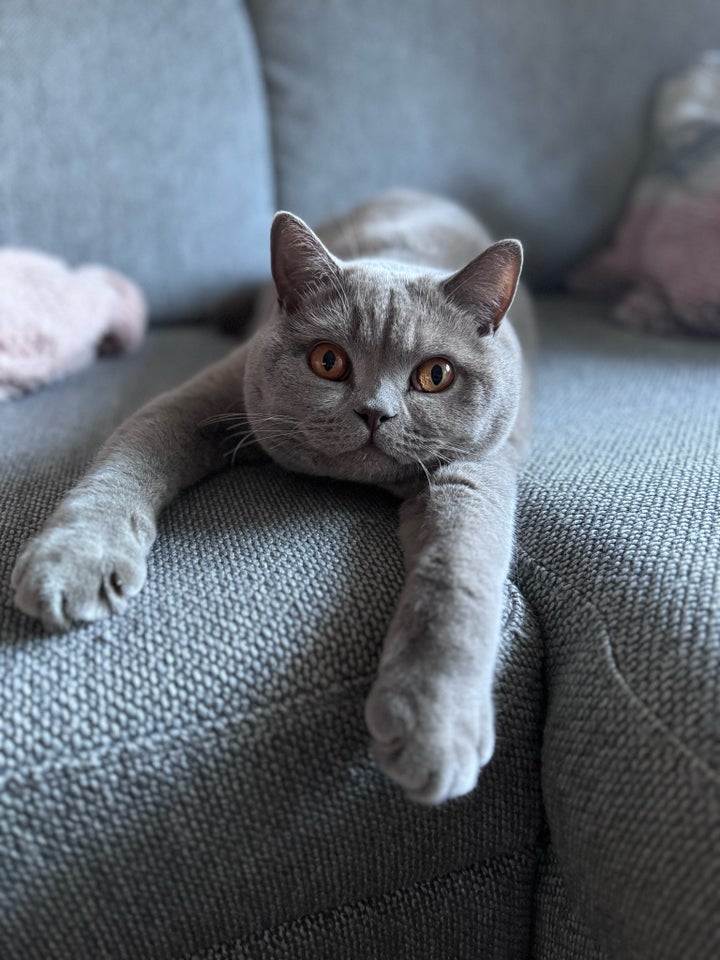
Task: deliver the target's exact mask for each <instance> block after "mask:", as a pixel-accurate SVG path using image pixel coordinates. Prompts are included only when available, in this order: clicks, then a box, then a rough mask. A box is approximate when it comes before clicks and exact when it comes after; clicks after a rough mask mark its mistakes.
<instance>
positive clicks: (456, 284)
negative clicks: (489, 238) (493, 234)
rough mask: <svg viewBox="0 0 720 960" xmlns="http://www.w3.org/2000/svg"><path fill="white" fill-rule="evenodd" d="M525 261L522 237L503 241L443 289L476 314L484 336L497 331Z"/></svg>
mask: <svg viewBox="0 0 720 960" xmlns="http://www.w3.org/2000/svg"><path fill="white" fill-rule="evenodd" d="M522 264H523V248H522V244H521V243H520V241H519V240H500V241H499V242H498V243H494V244H493V245H492V246H491V247H488V248H487V250H485V251H484V253H481V254H480V256H479V257H475V259H474V260H471V261H470V263H469V264H468V265H467V266H466V267H463V268H462V270H458V272H457V273H454V274H453V275H452V276H451V277H450V278H449V279H447V280H446V281H445V282H444V283H443V285H442V289H443V292H444V294H445V296H446V297H447V298H448V300H450V301H451V302H452V303H454V304H456V305H457V306H458V307H461V308H462V310H463V311H464V312H465V313H468V314H470V315H472V317H473V318H474V319H475V320H476V322H477V325H478V331H479V332H480V334H481V335H482V336H484V335H485V334H488V333H495V331H496V330H497V328H498V327H499V326H500V321H501V320H502V318H503V317H504V316H505V314H506V313H507V312H508V310H509V309H510V305H511V304H512V302H513V299H514V297H515V291H516V290H517V286H518V281H519V280H520V271H521V270H522Z"/></svg>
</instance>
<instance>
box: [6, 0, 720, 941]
mask: <svg viewBox="0 0 720 960" xmlns="http://www.w3.org/2000/svg"><path fill="white" fill-rule="evenodd" d="M719 31H720V6H718V4H717V2H716V0H687V2H685V3H684V4H682V5H677V4H671V3H669V2H667V0H662V2H657V0H635V2H633V3H627V2H626V0H606V2H604V3H603V4H580V3H570V2H568V0H545V2H543V3H533V2H531V0H506V2H503V3H499V2H491V0H448V2H446V3H442V4H440V3H434V2H433V0H417V2H414V3H412V4H411V3H409V2H399V3H394V4H390V3H386V2H381V0H325V2H323V0H305V2H304V3H297V2H295V3H293V2H291V0H248V2H247V3H242V2H240V0H205V2H203V3H202V4H201V3H193V2H190V0H174V2H171V0H153V2H148V0H125V2H123V3H122V4H118V3H111V2H110V0H95V2H94V3H93V4H86V3H82V2H81V0H63V3H62V4H59V3H50V2H48V0H33V2H28V0H5V2H4V3H3V4H2V6H1V7H0V243H3V244H8V243H12V244H14V245H28V246H35V247H40V248H42V249H46V250H49V251H51V252H54V253H58V254H60V255H62V256H63V257H65V258H67V259H68V260H70V261H71V262H80V261H84V260H96V261H102V262H106V263H108V264H111V265H113V266H114V267H116V268H118V269H121V270H124V271H126V272H127V273H128V274H129V275H130V276H132V277H134V278H135V279H136V280H137V281H138V282H139V283H140V284H141V285H142V286H143V288H144V290H145V291H146V294H147V297H148V299H149V302H150V305H151V311H152V325H151V329H150V332H149V335H148V337H147V339H146V342H145V344H144V346H143V347H142V348H141V349H140V351H139V352H137V353H136V354H134V355H132V356H127V357H122V358H114V359H103V360H101V361H99V362H98V363H97V364H95V365H94V366H93V367H91V368H89V369H87V370H85V371H83V372H81V373H79V374H76V375H74V376H73V377H71V378H68V379H66V380H65V381H63V382H60V383H57V384H55V385H53V386H51V387H48V388H46V389H43V390H40V391H38V392H37V393H34V394H32V395H28V396H26V397H23V398H21V399H17V400H14V401H11V402H6V403H4V404H2V405H0V451H1V453H0V496H1V497H2V510H1V511H0V544H1V547H0V704H1V705H2V706H1V708H0V711H1V712H0V717H1V723H0V956H2V957H3V960H104V958H107V960H144V958H147V960H181V958H194V960H240V958H242V960H280V958H293V960H302V958H312V960H319V958H328V960H331V958H332V960H337V958H353V960H359V958H378V960H380V958H382V960H398V958H410V960H426V958H427V960H429V958H433V960H455V958H457V960H464V958H480V957H482V958H486V957H487V958H508V960H520V958H523V957H533V958H538V960H540V958H542V960H623V958H648V960H650V958H652V960H665V958H667V960H703V958H708V960H710V958H713V957H718V956H720V720H719V715H720V669H719V667H720V642H719V641H720V507H719V502H720V501H719V492H720V480H719V477H720V419H719V417H720V345H719V344H718V343H716V342H708V341H692V340H687V339H685V340H683V339H673V340H670V339H662V338H654V337H651V336H643V335H641V334H637V333H630V332H627V331H624V330H622V329H620V328H618V327H616V326H613V325H612V324H611V323H610V322H608V319H607V316H606V311H605V308H603V307H600V306H596V305H593V304H590V303H585V302H581V301H579V300H573V299H571V298H570V297H568V296H567V295H566V294H564V293H563V289H562V281H563V277H564V276H565V275H566V272H567V270H568V269H569V267H570V266H571V265H573V264H574V263H576V262H578V260H579V259H580V258H582V257H583V256H584V255H585V254H587V253H589V252H590V251H592V250H593V249H596V248H597V247H598V246H599V245H600V244H601V243H602V242H603V241H605V240H606V239H607V238H608V236H609V235H610V232H611V230H612V227H613V224H614V223H615V222H616V220H617V218H618V216H619V214H620V211H621V209H622V205H623V202H624V200H625V198H626V197H627V194H628V190H629V189H630V187H631V184H632V180H633V174H634V172H635V170H636V169H637V165H638V162H639V160H640V158H641V157H642V155H643V149H644V146H645V134H646V130H647V121H648V110H649V105H650V102H651V94H652V91H653V89H654V87H655V84H656V82H657V80H658V79H659V78H661V77H662V76H664V75H665V74H666V73H667V72H668V71H670V70H673V69H676V68H678V67H681V66H684V65H685V64H686V63H688V62H689V61H690V60H691V59H692V58H693V57H695V56H696V55H697V54H698V53H699V52H700V51H701V50H703V49H704V48H705V47H707V46H710V45H712V43H717V38H718V32H719ZM398 184H399V185H404V186H410V187H419V188H423V189H431V190H435V191H439V192H442V193H446V194H448V195H450V196H453V197H455V198H457V199H459V200H460V201H462V202H464V203H466V204H468V205H469V206H470V207H472V208H473V209H475V210H476V211H478V212H479V213H481V214H482V215H483V216H484V217H485V218H486V220H487V221H488V222H489V224H490V225H491V226H492V229H493V231H494V232H495V233H496V234H497V235H498V236H503V235H504V236H507V235H510V236H519V237H520V238H521V239H523V241H524V243H525V248H526V263H527V273H526V277H527V279H528V281H529V283H531V284H532V286H533V288H534V290H535V294H536V303H537V314H538V328H539V349H538V356H537V359H536V364H535V393H536V408H535V428H534V442H533V447H532V452H531V455H530V458H529V461H528V463H527V467H526V469H525V472H524V474H523V477H522V481H521V496H520V506H519V518H518V533H517V547H516V553H515V559H514V562H513V567H512V572H511V576H510V578H509V580H508V583H507V591H506V608H505V617H504V626H503V646H502V652H501V660H500V666H499V671H498V677H497V686H496V702H497V713H498V718H497V723H498V738H497V750H496V754H495V756H494V758H493V760H492V761H491V763H490V764H489V766H488V767H487V768H486V770H485V771H484V772H483V774H482V776H481V779H480V782H479V784H478V787H477V789H476V790H475V791H474V792H473V793H471V794H470V795H468V796H466V797H463V798H461V799H458V800H454V801H451V802H449V803H447V804H445V805H442V806H439V807H436V808H423V807H419V806H416V805H413V804H411V803H409V802H408V801H406V800H405V798H404V797H403V796H402V794H401V793H400V792H399V791H398V790H397V789H396V788H395V787H394V786H393V785H392V784H391V783H389V782H388V781H387V780H386V779H385V778H384V777H383V776H382V775H381V774H380V773H379V772H378V771H377V770H376V769H375V767H374V766H373V763H372V760H371V758H370V754H369V750H368V736H367V732H366V729H365V726H364V721H363V711H362V708H363V700H364V698H365V696H366V694H367V692H368V690H369V687H370V684H371V681H372V678H373V675H374V671H375V667H376V664H377V659H378V655H379V650H380V646H381V643H382V639H383V633H384V630H385V628H386V626H387V624H388V621H389V618H390V616H391V612H392V609H393V604H394V602H395V599H396V597H397V594H398V589H399V586H400V584H401V579H402V562H401V554H400V549H399V545H398V542H397V539H396V532H395V530H396V522H397V504H396V503H395V501H394V500H393V499H392V498H391V497H390V496H388V495H386V494H383V493H380V492H376V491H372V490H368V489H362V488H359V487H354V486H352V485H345V484H340V483H330V482H326V481H319V480H315V479H309V478H306V477H301V476H295V475H291V474H288V473H285V472H283V471H282V470H281V469H279V468H276V467H274V466H271V465H262V464H257V465H251V466H247V467H246V468H243V469H242V470H240V469H238V470H235V471H228V472H226V473H222V474H220V475H218V476H216V477H214V478H213V479H211V480H209V481H207V482H205V483H203V484H201V485H198V486H197V487H195V488H192V489H190V490H188V491H186V492H185V493H184V494H183V495H182V496H181V497H180V498H179V499H178V501H177V502H176V503H174V504H173V505H172V506H171V507H169V508H168V509H167V510H166V512H165V513H164V514H163V517H162V521H161V525H160V533H159V537H158V540H157V542H156V544H155V547H154V549H153V551H152V554H151V558H150V564H149V579H148V583H147V586H146V587H145V589H144V591H143V592H142V593H141V594H140V595H139V596H138V597H137V598H136V599H134V600H133V602H132V603H131V605H130V607H129V609H128V612H127V614H126V615H124V616H123V617H119V618H112V619H109V620H105V621H101V622H98V623H96V624H89V625H85V626H80V627H77V628H75V629H73V630H72V631H70V632H69V633H67V634H64V635H57V636H50V635H47V634H45V633H44V632H43V630H42V628H41V626H40V625H39V624H37V623H35V622H31V621H30V620H29V619H28V618H26V617H24V616H23V615H22V614H20V613H19V612H18V611H17V610H16V609H15V608H14V606H13V603H12V596H11V590H10V585H9V578H10V571H11V568H12V565H13V562H14V558H15V556H16V554H17V551H18V548H19V547H20V544H21V543H22V542H23V541H24V539H25V538H26V537H27V536H29V535H30V534H32V533H33V532H35V531H36V530H37V529H38V528H39V527H40V526H41V525H42V523H43V522H44V520H45V519H46V518H47V517H48V515H49V513H50V512H51V510H52V509H53V506H54V504H55V503H56V502H57V500H58V499H59V498H60V497H61V496H62V494H63V493H64V492H65V491H66V490H67V488H68V487H69V485H70V484H72V483H73V482H74V481H75V480H76V478H78V477H79V476H80V474H81V473H82V471H83V469H84V467H85V466H86V465H87V463H88V461H89V460H90V458H91V457H92V455H93V453H94V451H95V450H96V449H97V448H98V446H99V444H100V443H101V442H102V440H103V439H104V438H105V436H106V435H107V434H108V433H109V432H110V431H111V430H112V429H113V427H114V426H115V425H116V424H117V423H119V422H120V420H122V419H123V418H124V417H125V416H127V415H128V414H129V413H130V412H131V411H132V410H133V409H135V408H136V407H137V406H139V405H140V404H141V403H143V402H144V401H145V400H146V399H149V398H150V397H152V396H153V395H155V394H156V393H158V392H160V391H161V390H163V389H165V388H168V387H170V386H172V385H174V384H176V383H179V382H180V381H182V380H183V379H185V378H186V377H188V376H189V375H190V374H192V373H193V372H194V371H196V370H198V369H200V368H201V367H202V366H204V365H205V364H207V363H209V362H210V361H212V360H214V359H216V358H217V357H219V356H221V355H222V354H223V353H224V352H226V351H227V350H228V349H230V347H232V346H233V341H232V340H231V339H229V338H228V337H227V336H225V335H222V334H221V333H220V332H219V331H218V330H217V329H216V328H215V327H213V326H212V325H211V324H209V323H208V322H207V321H206V317H207V315H208V314H209V313H210V312H211V309H212V307H213V305H214V304H215V303H216V302H217V301H218V300H220V299H221V298H223V297H225V296H226V295H228V294H230V293H235V292H237V291H252V290H253V289H254V288H255V287H256V286H257V284H258V282H260V281H262V280H263V279H265V278H266V276H267V273H268V228H269V223H270V219H271V216H272V213H273V211H274V210H275V209H276V208H288V209H291V210H293V211H294V212H296V213H298V214H300V215H301V216H303V217H304V218H305V219H307V220H308V221H310V222H317V221H319V220H320V219H322V218H324V217H326V216H328V215H330V214H334V213H336V212H339V211H340V210H342V209H343V208H345V207H347V206H349V205H351V204H352V203H354V202H355V201H358V200H361V199H364V198H366V197H368V196H370V195H372V194H373V193H375V192H376V191H379V190H381V189H384V188H386V187H389V186H393V185H398Z"/></svg>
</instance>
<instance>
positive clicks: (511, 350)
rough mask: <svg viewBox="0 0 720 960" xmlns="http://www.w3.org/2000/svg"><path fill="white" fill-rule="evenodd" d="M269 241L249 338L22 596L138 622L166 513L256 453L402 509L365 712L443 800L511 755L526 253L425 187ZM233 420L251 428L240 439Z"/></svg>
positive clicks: (37, 605)
mask: <svg viewBox="0 0 720 960" xmlns="http://www.w3.org/2000/svg"><path fill="white" fill-rule="evenodd" d="M318 236H319V237H320V240H322V241H323V242H324V244H325V246H323V243H321V242H320V240H318ZM271 239H272V267H273V277H274V280H275V287H274V288H273V290H272V292H271V294H269V295H268V296H266V297H264V298H263V305H262V308H261V310H260V314H261V317H260V322H259V326H258V327H257V329H256V331H255V333H254V335H253V336H252V338H251V339H250V340H249V341H248V343H246V344H244V345H243V346H241V347H240V348H238V349H237V350H235V351H234V352H233V353H232V354H230V355H229V356H228V357H227V358H225V359H224V360H222V361H221V362H220V363H218V364H215V365H214V366H213V367H211V368H209V369H208V370H206V371H204V372H203V373H201V374H199V375H198V376H197V377H195V378H194V379H193V380H191V381H189V382H188V383H187V384H184V385H183V386H181V387H179V388H177V389H176V390H174V391H171V392H169V393H167V394H164V395H163V396H161V397H159V398H157V399H156V400H155V401H153V402H152V403H151V404H148V405H147V406H146V407H144V408H143V409H142V410H140V411H139V412H138V413H137V414H135V415H134V417H132V418H131V419H130V420H129V421H127V422H126V423H125V424H123V425H122V426H121V427H120V428H119V429H118V430H117V431H116V432H115V433H114V434H113V436H112V437H111V438H110V439H109V440H108V442H107V443H106V444H105V446H104V447H103V449H102V450H101V452H100V454H99V455H98V457H97V459H96V461H95V464H94V465H93V468H92V469H91V471H90V473H89V474H88V475H87V477H86V478H85V479H84V480H83V481H82V482H81V483H80V484H79V485H78V486H77V487H76V488H75V489H74V490H72V491H71V492H70V493H69V494H68V495H67V497H66V498H65V499H64V500H63V501H62V503H61V504H60V506H59V507H58V509H57V510H56V511H55V513H54V514H53V516H52V517H51V519H50V521H49V522H48V524H47V525H46V527H45V529H44V530H43V531H42V532H41V533H40V534H39V535H38V536H37V537H35V538H34V539H33V540H31V541H30V542H29V543H28V544H27V545H26V547H25V548H24V550H23V552H22V554H21V556H20V558H19V559H18V562H17V564H16V568H15V571H14V573H13V585H14V587H15V590H16V602H17V603H18V605H19V606H20V608H21V609H23V610H24V611H26V612H27V613H29V614H31V615H34V616H39V617H41V618H42V619H43V622H44V623H45V625H46V626H47V627H48V628H50V629H58V628H59V629H66V628H67V627H68V626H70V624H71V623H72V622H73V621H78V620H93V619H96V618H98V617H100V616H104V615H106V614H107V613H110V612H119V611H121V610H122V609H123V608H124V606H125V604H126V602H127V599H128V597H130V596H132V595H133V594H134V593H136V592H137V591H138V590H139V589H140V588H141V586H142V584H143V582H144V579H145V557H146V555H147V552H148V550H149V548H150V546H151V545H152V542H153V540H154V537H155V529H156V518H157V514H158V512H159V511H160V509H162V507H163V506H165V505H166V504H167V503H168V502H169V501H170V500H171V499H172V498H173V496H174V495H175V494H176V493H177V492H178V490H180V489H181V488H182V487H185V486H187V485H189V484H191V483H194V482H196V481H197V480H199V479H201V478H202V477H203V476H206V475H207V474H208V473H210V472H212V471H214V470H217V469H220V468H221V467H223V466H226V465H228V463H229V462H230V461H231V460H232V461H237V460H238V459H242V457H243V456H244V455H246V454H248V453H249V454H251V455H253V454H257V452H258V450H259V449H260V450H262V451H264V452H265V453H268V454H269V455H270V456H271V457H272V458H273V459H274V460H276V461H277V462H278V463H280V464H281V465H283V466H284V467H286V468H288V469H291V470H298V471H301V472H305V473H312V474H316V475H325V476H331V477H334V478H338V479H349V480H355V481H360V482H364V483H372V484H376V485H379V486H382V487H384V488H386V489H388V490H390V491H392V492H393V493H395V494H396V495H398V496H399V497H401V498H402V499H403V505H402V508H401V513H400V537H401V541H402V544H403V548H404V552H405V561H406V570H407V576H406V583H405V586H404V588H403V591H402V594H401V597H400V601H399V604H398V608H397V611H396V613H395V616H394V618H393V621H392V624H391V626H390V629H389V632H388V636H387V638H386V641H385V645H384V648H383V654H382V659H381V663H380V668H379V672H378V678H377V681H376V683H375V685H374V687H373V689H372V691H371V694H370V697H369V699H368V703H367V706H366V718H367V722H368V726H369V728H370V732H371V734H372V736H373V740H374V748H375V756H376V758H377V761H378V763H379V765H380V766H381V767H382V769H384V770H385V771H386V772H387V773H388V774H389V775H390V776H391V777H392V778H393V779H395V780H396V781H397V782H398V783H399V784H400V785H401V786H402V787H403V788H404V789H405V790H406V792H407V793H408V795H409V796H411V797H412V798H414V799H417V800H419V801H422V802H440V801H442V800H444V799H447V798H449V797H452V796H457V795H459V794H462V793H465V792H467V791H468V790H470V789H472V787H473V786H474V784H475V782H476V779H477V775H478V772H479V770H480V768H481V767H482V765H483V764H485V763H486V762H487V761H488V760H489V758H490V756H491V755H492V751H493V746H494V718H493V704H492V684H493V673H494V667H495V659H496V653H497V647H498V643H499V637H500V619H501V612H502V593H503V584H504V580H505V577H506V574H507V570H508V566H509V562H510V557H511V550H512V534H513V518H514V506H515V488H516V479H517V471H518V468H519V466H520V462H521V458H522V452H523V450H524V447H525V444H526V439H527V433H528V427H527V423H528V411H529V397H528V386H527V383H528V380H527V371H526V358H527V350H528V347H529V343H530V340H531V315H530V308H529V303H528V301H527V299H526V297H525V294H524V293H523V292H521V293H520V294H519V295H518V297H517V298H516V300H515V305H514V306H513V323H512V324H511V323H510V322H509V321H508V319H507V318H506V319H504V320H503V318H504V316H505V313H506V311H507V309H508V307H509V306H510V303H511V302H512V300H513V296H514V295H515V291H516V286H517V281H518V276H519V272H520V265H521V248H520V246H519V244H517V243H516V242H515V241H504V242H502V243H500V244H495V245H493V246H492V247H490V248H489V249H488V250H487V252H486V253H485V254H484V255H482V256H479V254H480V253H481V251H483V250H485V249H486V248H487V247H488V245H489V243H490V239H489V237H488V236H487V234H486V233H485V231H484V229H483V228H482V227H481V226H480V224H479V223H478V222H477V221H476V220H475V219H474V218H472V217H471V216H470V215H469V214H467V213H466V212H464V211H463V210H461V209H460V208H459V207H457V206H455V205H454V204H451V203H449V202H447V201H444V200H441V199H439V198H435V197H429V196H425V195H421V194H414V193H393V194H388V195H385V196H383V197H380V198H378V200H376V201H373V202H371V203H369V204H367V205H365V206H364V207H361V208H359V209H357V210H355V211H353V212H351V213H350V214H348V215H346V216H344V217H340V218H338V219H337V220H334V221H332V222H330V223H328V224H326V225H325V227H323V228H321V229H320V230H319V231H318V234H317V235H315V234H313V233H312V231H310V230H309V228H307V227H306V226H305V225H304V224H303V223H302V221H299V220H297V218H294V217H292V215H290V214H278V215H277V216H276V219H275V221H274V224H273V231H272V238H271ZM326 248H327V249H326ZM329 251H332V254H331V253H330V252H329ZM466 265H467V266H466ZM211 424H214V425H215V429H213V428H212V427H210V428H209V425H211ZM218 424H219V425H224V424H230V425H232V426H234V427H236V428H237V427H238V426H239V429H240V433H239V435H238V433H237V430H235V431H233V435H234V441H233V442H234V446H232V447H230V448H228V446H227V444H225V445H224V444H222V443H220V442H219V441H218V434H217V425H218ZM228 454H230V456H228Z"/></svg>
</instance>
